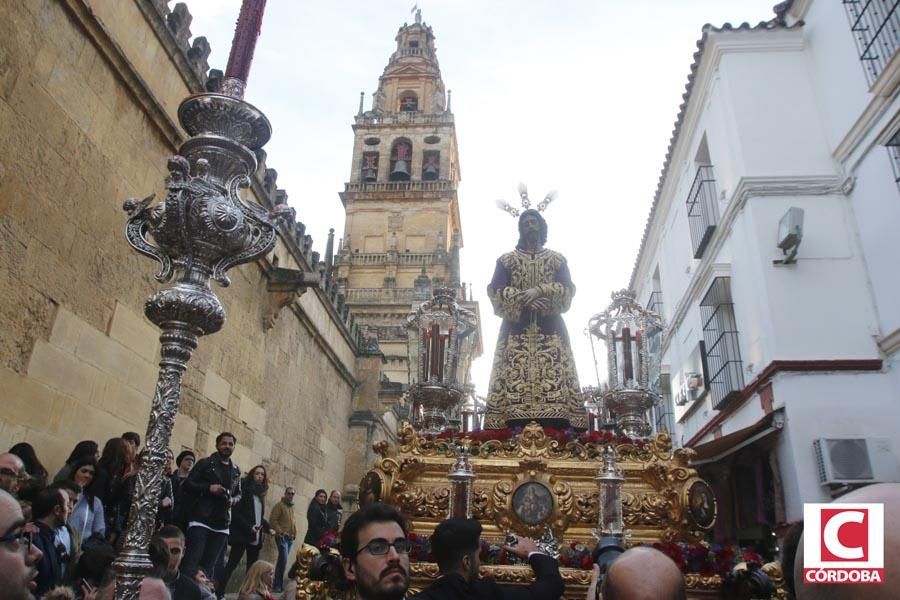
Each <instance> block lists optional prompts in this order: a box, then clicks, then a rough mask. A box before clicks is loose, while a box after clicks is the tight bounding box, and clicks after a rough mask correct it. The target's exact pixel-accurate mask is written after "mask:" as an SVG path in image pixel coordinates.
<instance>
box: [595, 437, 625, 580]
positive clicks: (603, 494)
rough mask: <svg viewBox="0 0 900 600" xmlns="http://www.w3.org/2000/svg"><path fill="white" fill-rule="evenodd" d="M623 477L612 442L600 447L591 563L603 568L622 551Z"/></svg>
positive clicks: (623, 544)
mask: <svg viewBox="0 0 900 600" xmlns="http://www.w3.org/2000/svg"><path fill="white" fill-rule="evenodd" d="M624 481H625V477H624V476H623V475H622V471H621V469H619V466H618V464H617V463H616V450H615V448H613V446H612V444H607V445H606V446H605V447H604V449H603V464H601V465H600V468H599V469H598V471H597V500H598V502H597V512H598V517H597V529H594V530H593V534H594V537H595V538H596V539H597V547H596V548H595V549H594V553H593V558H594V562H595V563H597V564H598V565H600V569H601V571H603V572H606V569H607V568H608V567H609V565H610V564H612V561H614V560H615V559H616V558H617V557H618V556H619V555H620V554H621V553H622V552H624V551H625V538H626V537H627V536H626V532H625V517H624V512H623V508H622V484H623V483H624Z"/></svg>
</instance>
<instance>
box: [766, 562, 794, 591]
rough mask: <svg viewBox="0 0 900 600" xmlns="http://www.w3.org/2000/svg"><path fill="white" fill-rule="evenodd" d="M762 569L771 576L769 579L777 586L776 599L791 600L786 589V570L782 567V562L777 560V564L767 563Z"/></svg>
mask: <svg viewBox="0 0 900 600" xmlns="http://www.w3.org/2000/svg"><path fill="white" fill-rule="evenodd" d="M761 569H762V572H763V573H765V574H766V575H768V576H769V579H770V580H771V581H772V584H773V585H774V586H775V596H774V598H775V599H776V600H789V598H791V595H790V593H788V591H787V589H786V588H785V582H784V570H783V569H782V567H781V561H777V560H776V561H775V562H770V563H766V564H764V565H763V566H762V567H761Z"/></svg>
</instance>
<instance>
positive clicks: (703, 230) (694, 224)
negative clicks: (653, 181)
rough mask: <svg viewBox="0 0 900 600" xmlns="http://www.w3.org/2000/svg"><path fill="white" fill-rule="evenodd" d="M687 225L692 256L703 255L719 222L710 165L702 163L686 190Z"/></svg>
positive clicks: (714, 181)
mask: <svg viewBox="0 0 900 600" xmlns="http://www.w3.org/2000/svg"><path fill="white" fill-rule="evenodd" d="M685 204H686V205H687V215H688V226H689V227H690V229H691V243H692V247H693V249H694V258H700V257H702V256H703V251H704V250H706V246H707V245H708V244H709V240H710V239H711V238H712V235H713V232H715V230H716V225H717V224H718V222H719V207H718V205H717V204H716V180H715V177H714V176H713V169H712V166H710V165H702V166H700V167H699V168H698V169H697V175H696V176H695V177H694V182H693V183H692V184H691V191H690V192H688V197H687V202H685Z"/></svg>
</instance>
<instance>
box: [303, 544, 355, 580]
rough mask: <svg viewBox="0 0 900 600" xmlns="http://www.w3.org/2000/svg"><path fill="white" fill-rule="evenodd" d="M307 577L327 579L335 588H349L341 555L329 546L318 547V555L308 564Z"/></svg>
mask: <svg viewBox="0 0 900 600" xmlns="http://www.w3.org/2000/svg"><path fill="white" fill-rule="evenodd" d="M309 578H310V579H312V580H313V581H327V582H328V585H329V586H331V588H332V589H335V590H347V589H350V582H349V581H347V579H346V578H345V577H344V567H343V566H342V565H341V557H340V555H338V554H335V553H334V552H332V551H331V549H330V548H328V547H327V546H326V547H323V548H319V555H318V556H317V557H315V558H314V559H313V560H312V563H310V565H309Z"/></svg>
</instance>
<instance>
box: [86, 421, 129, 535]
mask: <svg viewBox="0 0 900 600" xmlns="http://www.w3.org/2000/svg"><path fill="white" fill-rule="evenodd" d="M127 468H128V444H127V443H126V442H125V440H123V439H122V438H118V437H117V438H111V439H109V440H107V442H106V444H105V445H104V446H103V452H102V453H101V454H100V460H99V461H97V471H96V473H95V474H94V482H93V488H94V489H93V492H94V495H95V496H97V497H98V498H100V502H101V503H102V504H103V516H104V519H105V521H106V538H107V539H109V540H110V541H115V538H116V537H117V536H118V534H119V532H120V531H121V530H122V527H123V525H124V523H122V518H121V516H120V514H119V504H120V502H121V499H122V479H123V478H124V476H125V469H127Z"/></svg>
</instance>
